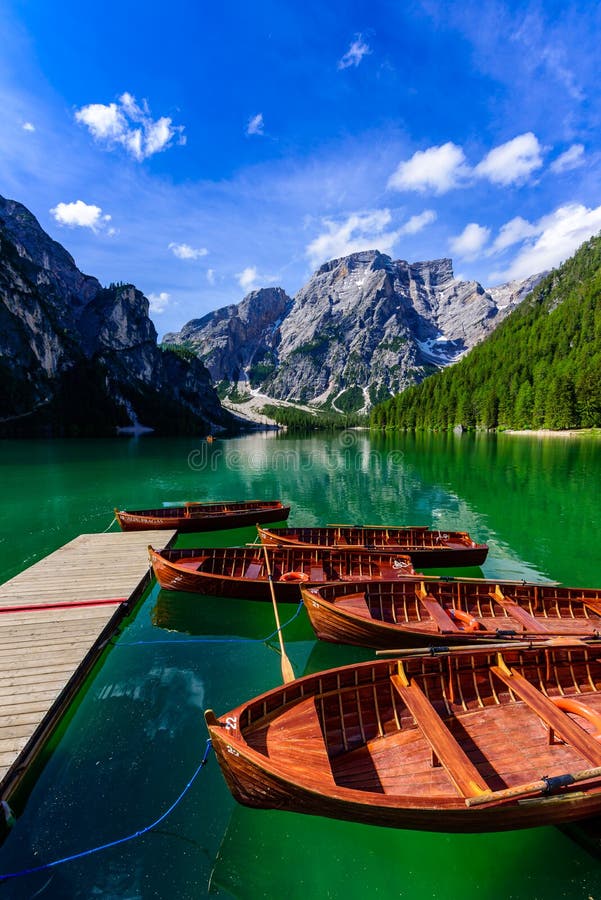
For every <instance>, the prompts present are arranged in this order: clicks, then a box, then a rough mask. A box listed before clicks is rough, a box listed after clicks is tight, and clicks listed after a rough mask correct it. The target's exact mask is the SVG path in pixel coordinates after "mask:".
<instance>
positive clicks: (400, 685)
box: [390, 663, 490, 797]
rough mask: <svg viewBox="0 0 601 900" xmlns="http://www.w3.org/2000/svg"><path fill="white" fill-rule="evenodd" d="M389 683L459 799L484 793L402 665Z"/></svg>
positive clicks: (484, 788) (477, 775) (485, 788)
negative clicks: (444, 770)
mask: <svg viewBox="0 0 601 900" xmlns="http://www.w3.org/2000/svg"><path fill="white" fill-rule="evenodd" d="M390 680H391V682H392V685H393V687H394V688H395V690H396V691H397V692H398V694H399V695H400V696H401V699H402V700H403V703H404V704H405V706H406V707H407V709H408V710H409V712H410V713H411V715H412V716H413V718H414V719H415V723H416V725H417V726H418V728H419V729H420V731H421V732H422V734H423V736H424V737H425V739H426V741H427V742H428V744H429V745H430V747H431V748H432V752H433V755H434V756H435V757H436V759H437V760H438V761H439V762H440V763H441V764H442V765H443V766H444V768H445V769H446V771H447V773H448V775H449V777H450V778H451V781H452V782H453V784H454V785H455V787H456V788H457V790H458V792H459V793H460V794H461V796H462V797H475V796H478V795H479V794H484V793H488V792H489V790H490V789H489V787H488V785H487V784H486V782H485V781H484V779H483V778H482V776H481V775H480V773H479V772H478V770H477V768H476V767H475V765H474V764H473V763H472V761H471V760H470V759H469V757H468V756H467V754H466V753H465V751H464V750H463V748H462V747H461V746H460V744H459V743H458V742H457V741H456V740H455V738H454V737H453V735H452V734H451V732H450V731H449V729H448V728H447V726H446V725H445V723H444V722H443V721H442V719H441V718H440V716H439V715H438V713H437V712H436V710H435V709H434V707H433V706H432V704H431V703H430V701H429V700H428V698H427V697H426V695H425V694H424V692H423V691H422V689H421V688H420V686H419V685H418V684H417V683H416V682H415V681H411V682H410V681H409V680H408V679H407V676H406V675H405V672H404V669H403V666H402V663H399V674H398V675H391V676H390ZM433 764H434V760H433Z"/></svg>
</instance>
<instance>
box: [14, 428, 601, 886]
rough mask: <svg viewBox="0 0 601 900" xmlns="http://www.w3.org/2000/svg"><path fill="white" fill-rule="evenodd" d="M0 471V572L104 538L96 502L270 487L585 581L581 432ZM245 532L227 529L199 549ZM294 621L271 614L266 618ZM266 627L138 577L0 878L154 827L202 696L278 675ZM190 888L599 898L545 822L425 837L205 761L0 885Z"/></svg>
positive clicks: (100, 444)
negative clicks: (230, 785) (89, 538)
mask: <svg viewBox="0 0 601 900" xmlns="http://www.w3.org/2000/svg"><path fill="white" fill-rule="evenodd" d="M0 465H1V471H2V509H1V516H2V529H1V533H0V581H4V580H5V579H7V578H9V577H11V576H12V575H14V574H15V573H17V572H19V571H21V570H22V569H23V568H25V567H26V566H27V565H30V564H31V563H33V562H35V561H36V560H37V559H39V558H41V557H42V556H44V555H46V554H47V553H49V552H51V551H52V550H55V549H56V548H57V547H58V546H60V545H62V544H64V543H65V542H66V541H68V540H70V539H71V538H73V537H75V536H77V535H78V534H80V533H84V532H96V531H102V530H104V529H105V528H107V526H108V525H109V524H110V521H111V518H112V509H113V507H114V506H115V505H118V506H123V507H128V506H129V507H136V506H137V507H143V506H156V505H160V504H161V503H167V502H175V501H185V500H190V499H195V500H204V499H207V500H208V499H221V498H224V499H235V498H236V499H255V498H271V497H273V498H282V499H285V500H287V501H289V502H290V503H291V505H292V513H291V516H290V520H289V522H290V524H294V525H313V524H320V523H323V522H341V523H342V522H350V523H364V524H377V523H383V524H423V525H429V526H432V527H435V528H440V529H441V530H447V529H448V530H452V529H463V530H467V531H469V532H470V533H471V534H472V536H473V537H475V538H476V539H478V540H480V541H486V542H487V543H488V544H489V545H490V554H489V559H488V560H487V562H486V564H485V565H484V566H483V568H482V573H483V574H484V575H485V576H487V577H491V578H492V577H495V578H496V577H498V578H512V579H513V578H517V579H521V578H524V579H528V580H536V579H553V580H557V581H561V582H564V583H567V584H574V585H582V586H585V585H595V586H598V585H599V583H600V582H601V576H600V572H601V547H600V544H599V534H600V533H601V531H600V525H601V523H600V517H601V512H600V504H599V499H600V491H599V486H600V484H601V442H599V441H596V440H594V439H584V438H583V439H569V438H554V439H542V440H541V439H536V438H529V437H511V436H504V435H499V436H488V435H478V436H473V435H463V436H456V435H417V436H414V435H397V436H393V437H370V436H369V435H368V434H367V433H366V432H347V433H343V434H339V435H335V436H333V437H329V436H326V437H324V436H321V435H320V436H314V437H307V438H295V437H287V436H279V435H274V434H265V435H252V436H250V437H245V438H240V439H236V440H229V441H215V442H214V443H213V444H211V445H209V444H206V443H205V442H203V441H200V440H197V441H195V440H194V439H177V440H168V439H157V438H146V439H137V440H136V439H131V440H129V439H124V440H114V441H108V440H107V441H69V442H66V441H65V442H62V441H53V442H50V441H48V442H45V441H37V442H33V441H32V442H3V443H0ZM113 527H114V526H113ZM252 538H253V533H252V530H250V531H248V530H241V531H237V532H220V533H217V534H215V535H211V536H208V537H207V536H203V542H204V543H205V545H206V546H209V545H210V544H211V542H213V543H214V544H215V545H221V546H223V545H226V544H227V543H231V544H235V543H244V542H245V541H248V540H252ZM186 543H187V545H188V546H193V545H195V544H197V545H198V544H200V543H201V541H200V539H199V538H195V537H192V538H191V537H190V536H187V537H186ZM108 565H110V561H107V566H108ZM480 573H481V570H479V569H476V570H474V569H470V570H464V574H469V575H479V574H480ZM454 574H458V571H457V570H455V572H454ZM294 615H295V609H294V608H290V607H289V606H286V607H280V616H281V619H282V621H283V622H284V621H286V620H288V619H290V618H291V617H293V616H294ZM273 629H274V624H273V613H272V609H271V604H270V603H266V604H259V603H254V604H253V603H249V602H245V601H242V600H240V601H236V600H223V601H220V600H218V599H217V598H216V599H214V601H213V602H207V600H206V599H204V598H201V597H196V596H193V595H184V594H182V595H181V596H180V595H176V594H167V593H165V592H159V591H158V590H157V588H156V586H155V587H151V588H150V589H149V591H148V592H147V594H146V595H145V597H144V598H143V600H142V602H141V603H140V605H139V606H138V607H137V608H136V610H135V611H134V614H133V615H132V616H131V618H130V619H129V620H127V621H126V623H125V625H124V627H123V628H122V630H121V632H120V634H119V636H118V637H117V638H116V640H115V642H114V645H113V646H111V647H110V648H109V649H108V650H107V652H106V653H105V654H104V656H103V657H102V659H101V661H100V663H99V664H98V665H97V666H96V668H95V670H94V672H93V673H92V675H91V677H90V678H89V679H88V681H87V683H86V686H85V688H84V690H83V691H82V692H81V694H80V696H79V699H78V703H77V704H76V706H75V707H74V708H73V709H72V711H71V714H70V716H69V717H68V720H66V721H65V722H64V724H63V726H62V727H61V729H60V732H59V733H58V734H57V735H56V736H55V738H54V739H53V741H52V745H51V746H50V747H49V748H48V752H47V753H46V755H45V759H44V761H43V765H40V766H39V767H38V770H37V771H36V773H35V778H33V779H32V780H31V782H30V784H29V785H28V790H27V793H26V794H23V796H22V797H21V798H20V801H19V804H18V808H17V813H18V821H17V824H16V826H15V828H14V829H13V831H12V833H11V834H10V835H9V837H8V839H7V840H6V841H5V843H4V845H3V846H2V847H1V848H0V872H12V871H16V870H21V869H25V868H30V867H33V866H38V865H41V864H43V863H48V862H51V861H53V860H56V859H59V858H62V857H65V856H69V855H71V854H77V853H79V852H80V851H82V850H86V849H88V848H93V847H96V846H99V845H102V844H105V843H110V842H113V841H116V840H118V839H119V838H122V837H124V836H127V835H129V834H132V833H135V832H137V831H141V830H143V829H144V827H145V826H147V825H149V824H150V823H152V822H153V821H155V820H156V819H157V818H158V817H159V816H160V815H161V814H162V813H163V812H165V811H166V810H167V809H168V808H169V807H170V805H171V804H172V803H173V801H174V800H175V799H176V798H177V796H178V795H179V794H180V792H181V791H182V790H183V789H184V788H185V786H186V784H187V782H188V780H189V779H190V777H191V775H192V773H193V772H194V770H195V769H196V767H197V765H198V763H199V762H200V760H201V758H202V756H203V753H204V750H205V742H206V737H207V735H206V731H205V727H204V722H203V715H202V714H203V709H204V708H206V707H212V708H213V709H214V710H215V711H216V712H217V713H218V714H221V713H223V712H225V711H226V710H228V709H230V708H231V707H233V706H235V705H237V704H238V703H239V702H241V701H242V700H244V699H247V698H248V697H250V696H253V695H255V694H257V693H259V692H261V691H263V690H267V689H268V688H270V687H272V686H274V685H276V684H278V683H279V682H280V679H281V670H280V661H279V656H278V655H277V653H276V652H275V648H276V647H277V640H273V639H272V640H271V641H270V642H269V643H265V642H264V641H263V638H265V637H266V636H268V635H270V634H272V632H273ZM284 638H285V642H286V650H287V653H288V656H289V658H290V660H291V662H292V665H293V667H294V670H295V672H296V674H297V675H301V674H305V673H309V672H313V671H317V670H319V669H323V668H327V667H331V666H335V665H342V664H343V663H346V662H352V661H354V660H358V659H367V658H370V657H371V654H370V652H369V651H361V650H358V649H354V648H349V647H336V646H333V645H325V644H318V643H317V642H316V641H315V639H314V637H313V633H312V631H311V629H310V626H309V625H308V623H307V620H306V617H305V614H304V612H301V613H300V614H299V615H297V616H296V618H294V619H293V621H292V622H291V623H290V624H289V625H287V626H286V627H285V629H284ZM204 896H215V897H240V898H258V897H270V898H271V897H280V896H286V897H287V898H289V900H292V898H301V897H302V898H303V900H305V898H307V897H316V898H326V897H327V898H341V900H342V898H345V900H353V898H365V897H372V896H377V897H384V898H388V897H407V898H422V897H424V898H425V897H427V898H456V897H460V898H462V900H471V898H479V900H482V898H486V900H488V898H524V900H525V898H528V900H531V898H554V900H555V898H558V897H569V898H581V897H582V898H588V897H592V898H600V897H601V866H600V865H599V861H598V860H595V859H594V858H593V857H592V856H590V855H589V854H588V853H587V852H585V851H584V850H582V849H580V848H579V847H578V846H577V845H576V844H575V843H573V842H572V841H571V840H570V839H569V838H568V837H567V836H565V835H564V834H563V833H562V832H560V831H559V830H557V829H551V828H539V829H532V830H528V831H523V832H514V833H508V834H505V833H502V834H484V835H448V834H426V833H418V832H407V831H397V830H393V829H384V828H376V827H368V826H361V825H355V824H352V823H345V822H337V821H334V820H329V819H320V818H314V817H309V816H302V815H297V814H292V813H282V812H277V811H262V810H250V809H245V808H243V807H240V806H238V805H236V804H235V802H234V801H233V799H232V798H231V796H230V794H229V792H228V790H227V788H226V787H225V783H224V781H223V779H222V776H221V773H220V771H219V768H218V766H217V763H216V761H215V759H214V757H213V756H210V757H209V761H208V764H207V766H206V767H205V768H204V769H203V770H202V771H201V772H200V774H199V776H198V778H197V779H196V781H195V782H194V784H193V785H192V787H191V788H190V790H189V791H188V792H187V793H186V795H185V797H184V798H183V800H182V801H181V803H180V804H179V805H178V806H177V807H176V809H175V810H174V811H173V812H172V813H171V815H170V816H168V817H167V818H166V819H165V820H164V821H163V822H162V823H161V824H160V826H159V827H158V828H157V829H156V830H154V831H152V832H150V833H147V834H145V835H143V836H140V837H138V838H136V839H135V840H132V841H129V842H127V843H123V844H120V845H118V846H115V847H113V848H111V849H107V850H104V851H103V852H100V853H97V854H94V855H91V856H87V857H85V858H82V859H79V860H76V861H73V862H68V863H66V864H64V865H61V866H57V867H56V868H53V869H50V870H48V871H45V872H42V873H39V874H36V875H29V876H26V877H23V878H20V879H18V880H11V881H9V882H5V883H1V884H0V897H7V898H8V897H10V898H16V900H20V898H33V897H40V898H53V900H54V898H81V900H89V898H94V897H98V898H120V900H126V898H127V900H137V898H144V900H145V898H169V900H187V898H198V897H204Z"/></svg>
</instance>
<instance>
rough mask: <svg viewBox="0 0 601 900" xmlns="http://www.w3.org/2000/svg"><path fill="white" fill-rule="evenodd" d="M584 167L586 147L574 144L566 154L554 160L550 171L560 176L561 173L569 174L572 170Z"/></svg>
mask: <svg viewBox="0 0 601 900" xmlns="http://www.w3.org/2000/svg"><path fill="white" fill-rule="evenodd" d="M583 165H584V147H583V145H582V144H572V146H571V147H569V148H568V149H567V150H566V152H565V153H562V154H561V156H558V157H557V159H556V160H554V161H553V162H552V163H551V165H550V169H551V171H552V172H555V173H556V174H559V172H569V171H570V169H577V168H578V167H579V166H583Z"/></svg>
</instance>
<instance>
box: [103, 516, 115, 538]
mask: <svg viewBox="0 0 601 900" xmlns="http://www.w3.org/2000/svg"><path fill="white" fill-rule="evenodd" d="M116 521H117V516H114V517H113V521H112V522H111V524H110V525H109V527H108V528H105V529H104V531H103V532H102V533H103V534H106V533H107V531H110V530H111V528H112V527H113V525H114V524H115V522H116Z"/></svg>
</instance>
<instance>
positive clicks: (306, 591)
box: [302, 578, 601, 648]
mask: <svg viewBox="0 0 601 900" xmlns="http://www.w3.org/2000/svg"><path fill="white" fill-rule="evenodd" d="M302 595H303V601H304V604H305V607H306V609H307V613H308V615H309V619H310V620H311V625H312V626H313V629H314V631H315V633H316V634H317V636H318V637H319V638H321V640H324V641H332V642H334V643H339V644H355V645H357V646H360V647H374V648H393V647H401V648H402V647H423V646H425V645H426V644H439V645H441V644H442V645H454V644H465V643H466V642H469V643H476V642H478V641H483V642H484V641H488V642H490V641H491V640H499V638H501V639H509V638H512V637H517V638H518V639H519V638H520V637H524V636H527V637H528V638H529V639H532V640H541V639H545V638H549V637H552V636H555V635H569V636H572V637H577V636H581V637H595V636H597V635H599V634H601V589H599V590H596V589H590V588H586V589H583V588H568V587H558V586H557V585H545V584H528V583H526V582H489V581H480V580H477V579H474V580H472V581H469V580H463V581H462V580H461V579H448V580H447V579H438V580H434V579H428V580H427V581H421V580H420V579H419V578H417V579H408V580H407V579H406V580H405V581H396V582H384V581H381V582H380V583H375V582H374V583H373V584H360V583H356V584H349V583H347V584H336V585H334V584H329V585H324V586H322V587H318V588H310V587H309V585H306V586H303V589H302Z"/></svg>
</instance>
